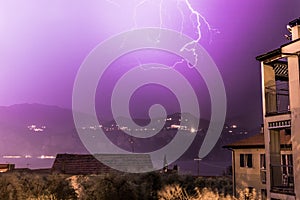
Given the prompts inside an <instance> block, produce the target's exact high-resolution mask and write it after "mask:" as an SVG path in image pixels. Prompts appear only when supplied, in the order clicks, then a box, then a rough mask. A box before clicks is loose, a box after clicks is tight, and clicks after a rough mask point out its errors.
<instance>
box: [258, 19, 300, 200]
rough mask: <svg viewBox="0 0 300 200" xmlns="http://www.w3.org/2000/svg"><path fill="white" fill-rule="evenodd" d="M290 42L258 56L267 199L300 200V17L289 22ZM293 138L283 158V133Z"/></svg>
mask: <svg viewBox="0 0 300 200" xmlns="http://www.w3.org/2000/svg"><path fill="white" fill-rule="evenodd" d="M288 30H289V31H290V33H291V36H289V38H290V39H291V41H290V42H289V43H287V44H284V45H282V46H280V47H279V48H277V49H275V50H273V51H270V52H267V53H265V54H263V55H260V56H258V57H257V58H256V59H257V60H258V61H259V62H260V64H261V77H262V83H261V85H262V103H263V108H262V114H263V120H264V122H263V123H264V143H265V152H266V177H267V179H266V189H267V198H268V199H274V200H275V199H290V200H293V199H300V165H299V162H300V151H299V148H300V146H299V145H300V65H299V55H300V18H299V19H295V20H293V21H291V22H290V23H289V24H288ZM281 132H285V133H287V134H290V137H291V144H290V146H291V147H290V149H291V155H288V156H286V157H285V158H283V157H282V156H281V152H282V151H283V147H282V146H281V144H280V133H281Z"/></svg>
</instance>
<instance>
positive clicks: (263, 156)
mask: <svg viewBox="0 0 300 200" xmlns="http://www.w3.org/2000/svg"><path fill="white" fill-rule="evenodd" d="M260 169H266V154H260Z"/></svg>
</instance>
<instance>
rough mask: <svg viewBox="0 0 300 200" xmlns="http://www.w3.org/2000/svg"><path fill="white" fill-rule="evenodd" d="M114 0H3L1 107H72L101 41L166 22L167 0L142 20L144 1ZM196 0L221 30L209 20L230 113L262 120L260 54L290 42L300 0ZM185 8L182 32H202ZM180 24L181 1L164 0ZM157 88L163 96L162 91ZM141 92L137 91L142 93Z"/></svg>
mask: <svg viewBox="0 0 300 200" xmlns="http://www.w3.org/2000/svg"><path fill="white" fill-rule="evenodd" d="M111 1H113V0H111ZM114 2H115V3H116V5H115V4H113V3H110V1H104V0H101V1H95V0H94V1H88V2H87V1H78V0H66V1H60V0H55V1H39V0H28V1H26V2H25V1H18V2H16V1H1V2H0V105H11V104H17V103H42V104H50V105H58V106H62V107H68V108H71V102H72V88H73V82H74V80H75V76H76V73H77V70H78V69H79V67H80V65H81V63H82V62H83V59H84V58H85V57H86V56H87V55H88V53H89V52H90V51H91V50H92V49H93V48H94V47H95V46H96V45H97V44H99V43H100V42H101V41H103V40H104V39H107V38H109V37H110V36H112V35H114V34H117V33H120V32H122V31H127V30H130V29H132V28H134V27H137V28H139V27H146V26H156V27H159V24H160V20H159V5H158V2H160V0H152V1H151V0H150V1H149V2H147V3H146V4H144V5H142V6H140V7H138V9H137V10H136V20H134V7H135V5H137V4H138V2H140V1H138V0H131V1H130V0H128V1H124V0H115V1H114ZM190 2H191V4H192V5H193V7H194V8H195V9H196V10H197V11H199V12H200V13H201V14H202V15H203V16H204V17H205V18H206V19H207V21H208V22H209V24H210V25H211V27H212V28H216V29H217V30H218V32H219V33H216V32H214V31H212V32H209V30H208V27H207V26H205V25H204V24H203V25H202V33H203V35H202V39H201V41H200V43H201V44H202V45H203V46H204V47H205V49H206V50H207V51H208V52H209V54H210V55H211V57H212V58H213V59H214V61H215V62H216V64H217V66H218V68H219V70H220V72H221V75H222V76H223V80H224V84H225V87H226V92H227V98H228V113H229V115H230V116H238V115H244V116H248V117H249V119H251V120H253V119H255V117H257V118H258V119H260V112H261V111H260V104H261V102H260V69H259V63H258V62H257V61H256V60H255V57H256V56H257V55H259V54H262V53H265V52H266V51H269V50H272V49H274V48H277V47H278V46H279V45H281V44H284V43H286V42H287V41H286V39H285V38H284V34H287V30H286V28H285V27H286V24H287V23H288V22H289V21H291V20H293V19H295V18H297V17H299V16H300V12H299V8H300V1H299V0H289V1H282V0H265V1H262V0H243V1H240V0H227V1H220V0H190ZM180 6H182V9H183V12H184V15H185V19H184V29H183V32H184V33H185V34H188V35H189V36H191V37H196V35H195V30H196V29H195V28H193V22H195V18H193V17H192V18H189V13H188V10H187V8H186V7H184V4H183V2H181V3H180ZM180 25H181V14H180V12H179V11H178V9H177V8H176V0H165V1H164V5H163V27H164V28H172V29H174V30H180ZM146 59H147V58H146ZM181 70H184V69H181ZM179 71H180V69H179ZM187 74H190V75H188V76H189V77H190V80H191V81H192V82H194V85H195V87H199V88H202V86H203V83H201V81H199V80H198V79H197V78H193V75H192V72H187ZM116 77H117V76H116ZM106 83H107V82H106ZM197 83H199V84H200V85H197ZM100 87H102V85H101V83H100ZM107 87H108V88H109V85H108V86H107ZM151 87H154V88H152V89H151ZM151 87H150V89H151V90H153V89H155V86H151ZM155 90H161V93H162V94H163V93H164V92H163V91H164V89H163V88H160V89H158V88H156V89H155ZM206 92H207V91H206V89H203V93H206ZM141 94H142V93H141V92H139V91H137V93H136V95H135V96H137V97H138V96H139V95H141ZM166 95H167V94H166ZM206 95H207V94H206ZM171 96H172V95H171ZM199 96H201V95H199ZM199 96H198V97H199ZM204 96H205V95H204ZM137 99H138V98H137ZM204 99H205V98H204ZM137 101H138V100H137ZM162 101H163V100H162ZM207 102H208V103H209V100H208V101H206V100H203V101H202V103H201V102H200V104H201V105H202V104H203V105H202V106H205V104H206V103H207ZM150 103H151V102H150ZM146 104H149V102H146ZM176 105H177V103H176V101H174V106H175V107H176ZM175 110H176V109H175ZM170 111H172V108H170ZM249 113H251V114H249Z"/></svg>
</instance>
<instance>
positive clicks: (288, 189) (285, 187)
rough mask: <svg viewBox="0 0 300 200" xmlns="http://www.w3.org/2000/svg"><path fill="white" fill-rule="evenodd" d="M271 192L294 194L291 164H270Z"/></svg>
mask: <svg viewBox="0 0 300 200" xmlns="http://www.w3.org/2000/svg"><path fill="white" fill-rule="evenodd" d="M271 192H274V193H282V194H290V195H294V194H295V192H294V176H293V166H292V165H279V166H271Z"/></svg>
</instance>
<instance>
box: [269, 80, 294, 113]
mask: <svg viewBox="0 0 300 200" xmlns="http://www.w3.org/2000/svg"><path fill="white" fill-rule="evenodd" d="M265 101H266V115H268V116H271V115H278V114H286V113H289V111H290V99H289V86H288V82H283V81H280V82H278V81H277V82H276V85H272V86H268V87H266V88H265Z"/></svg>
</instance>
